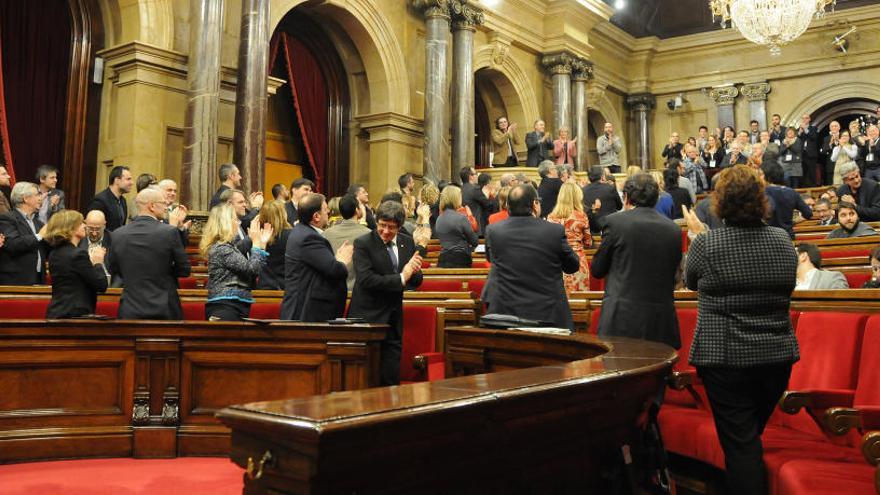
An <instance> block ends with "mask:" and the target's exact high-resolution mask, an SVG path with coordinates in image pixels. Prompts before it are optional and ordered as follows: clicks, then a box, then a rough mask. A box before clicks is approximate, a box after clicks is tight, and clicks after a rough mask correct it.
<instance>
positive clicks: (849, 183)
mask: <svg viewBox="0 0 880 495" xmlns="http://www.w3.org/2000/svg"><path fill="white" fill-rule="evenodd" d="M840 176H841V177H842V178H843V185H842V186H840V188H839V189H838V190H837V196H838V197H839V198H840V201H841V202H843V201H846V202H848V203H853V204H854V205H856V212H857V213H858V214H859V218H861V219H862V220H863V221H865V222H874V221H877V220H880V185H878V184H877V182H876V181H874V180H871V179H868V178H864V179H863V178H862V174H861V173H860V172H859V166H858V165H856V164H855V163H845V164H843V165H841V166H840Z"/></svg>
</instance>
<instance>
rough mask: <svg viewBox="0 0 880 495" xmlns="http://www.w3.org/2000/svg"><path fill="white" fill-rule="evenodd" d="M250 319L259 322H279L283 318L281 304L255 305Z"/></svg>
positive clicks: (252, 307) (252, 306) (252, 305)
mask: <svg viewBox="0 0 880 495" xmlns="http://www.w3.org/2000/svg"><path fill="white" fill-rule="evenodd" d="M250 317H251V318H256V319H259V320H277V319H279V318H280V317H281V303H253V304H251V313H250Z"/></svg>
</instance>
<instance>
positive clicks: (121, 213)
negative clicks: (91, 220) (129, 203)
mask: <svg viewBox="0 0 880 495" xmlns="http://www.w3.org/2000/svg"><path fill="white" fill-rule="evenodd" d="M123 201H125V199H124V198H123V197H122V196H120V197H119V198H117V199H116V210H117V213H118V214H119V225H120V226H123V225H125V210H123V209H122V202H123Z"/></svg>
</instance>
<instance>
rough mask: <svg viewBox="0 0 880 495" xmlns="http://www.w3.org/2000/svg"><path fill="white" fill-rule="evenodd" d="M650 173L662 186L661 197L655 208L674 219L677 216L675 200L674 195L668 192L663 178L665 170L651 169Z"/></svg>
mask: <svg viewBox="0 0 880 495" xmlns="http://www.w3.org/2000/svg"><path fill="white" fill-rule="evenodd" d="M648 173H649V174H651V177H654V180H655V181H657V185H658V186H659V187H660V197H659V198H657V204H656V205H655V206H654V209H655V210H657V211H658V212H660V214H661V215H664V216H666V218H668V219H670V220H673V219H674V218H675V202H674V200H673V199H672V195H670V194H669V193H668V192H666V181H664V180H663V171H662V170H651V171H649V172H648Z"/></svg>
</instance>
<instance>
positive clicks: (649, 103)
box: [620, 93, 657, 170]
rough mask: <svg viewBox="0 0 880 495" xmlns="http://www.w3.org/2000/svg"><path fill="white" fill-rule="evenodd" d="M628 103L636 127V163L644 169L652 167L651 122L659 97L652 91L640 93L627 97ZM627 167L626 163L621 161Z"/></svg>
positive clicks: (622, 165)
mask: <svg viewBox="0 0 880 495" xmlns="http://www.w3.org/2000/svg"><path fill="white" fill-rule="evenodd" d="M626 104H627V105H628V106H629V108H630V110H631V111H632V118H633V122H634V123H635V127H636V129H635V130H636V133H635V135H636V163H637V164H638V165H639V166H640V167H642V169H643V170H648V169H649V168H651V133H650V129H649V123H650V121H651V110H653V109H654V107H655V106H656V105H657V99H656V98H655V97H654V95H652V94H650V93H640V94H634V95H629V96H627V97H626ZM620 165H621V168H622V169H625V166H624V165H625V164H623V163H621V164H620Z"/></svg>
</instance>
